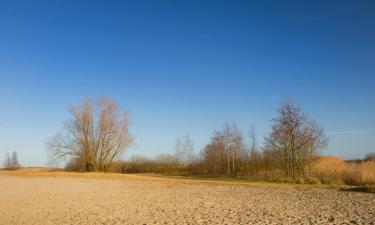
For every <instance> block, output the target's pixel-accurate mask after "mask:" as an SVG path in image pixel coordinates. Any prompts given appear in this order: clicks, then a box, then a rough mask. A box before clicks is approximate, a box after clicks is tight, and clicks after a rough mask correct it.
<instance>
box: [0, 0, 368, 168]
mask: <svg viewBox="0 0 375 225" xmlns="http://www.w3.org/2000/svg"><path fill="white" fill-rule="evenodd" d="M101 95H105V96H112V97H113V98H114V99H115V100H117V101H118V102H119V103H120V104H121V105H122V106H123V107H124V108H125V109H128V110H129V112H130V119H131V123H132V126H131V130H132V132H133V134H134V135H135V137H136V145H135V146H134V147H133V148H132V149H131V150H130V151H129V152H128V153H127V155H130V154H143V155H149V156H155V155H156V154H158V153H162V152H173V149H174V143H175V139H176V138H177V137H179V136H183V135H185V134H186V133H189V134H190V135H191V137H192V139H193V141H194V145H195V150H196V151H199V150H201V148H202V147H203V146H204V144H205V143H207V142H208V141H209V137H210V136H211V134H212V132H213V130H214V129H218V128H221V127H222V125H223V123H225V122H232V121H235V122H236V123H237V125H238V126H239V127H240V129H241V130H242V131H243V132H244V134H245V135H247V134H248V130H249V128H250V126H251V125H254V126H255V127H256V129H257V131H258V137H259V139H260V140H259V142H260V143H261V142H262V140H261V139H262V138H263V136H264V135H266V134H267V133H269V132H270V119H272V118H273V117H275V116H277V112H276V109H277V107H278V105H279V104H280V102H281V101H282V100H284V99H287V98H289V97H290V98H292V99H293V100H294V101H295V102H297V103H299V104H300V105H301V106H302V108H303V109H304V111H306V112H307V113H308V114H309V115H310V117H312V118H313V119H315V120H316V121H317V122H318V123H319V124H320V125H322V126H323V127H324V128H325V130H326V133H327V136H328V137H329V139H330V142H329V146H328V148H327V149H326V150H324V152H323V153H324V154H336V155H341V156H343V157H344V158H354V157H362V156H364V155H365V154H366V153H367V152H373V151H375V101H374V100H375V2H374V1H370V0H369V1H364V0H353V1H345V0H343V1H341V0H340V1H317V0H314V1H297V0H296V1H258V2H256V1H229V0H228V1H201V0H200V1H173V0H169V1H151V0H148V1H142V0H140V1H139V0H134V1H104V0H103V1H93V0H89V1H76V0H74V1H68V0H61V1H57V0H55V1H54V0H52V1H31V0H27V1H17V0H1V1H0V161H3V159H4V155H5V152H7V151H13V150H16V151H18V153H19V158H20V162H21V163H22V164H23V165H27V166H37V165H45V163H46V159H47V157H46V149H45V147H44V142H45V140H46V139H47V138H48V137H51V136H53V135H54V134H55V133H56V132H57V131H59V130H60V129H61V128H62V124H63V121H64V120H65V119H67V118H69V114H68V112H67V108H68V106H70V105H72V104H76V103H79V102H80V101H82V100H83V99H84V98H85V97H93V98H95V97H98V96H101Z"/></svg>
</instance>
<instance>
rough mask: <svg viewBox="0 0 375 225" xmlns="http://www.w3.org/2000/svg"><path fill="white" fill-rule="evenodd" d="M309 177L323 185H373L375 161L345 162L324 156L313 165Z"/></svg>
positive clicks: (374, 182)
mask: <svg viewBox="0 0 375 225" xmlns="http://www.w3.org/2000/svg"><path fill="white" fill-rule="evenodd" d="M311 175H312V176H314V177H316V178H318V179H319V181H320V182H321V183H324V184H347V185H374V184H375V161H374V160H370V161H358V162H345V161H344V160H343V159H341V158H340V157H335V156H326V157H322V158H320V159H319V160H317V162H316V163H314V166H313V168H312V174H311Z"/></svg>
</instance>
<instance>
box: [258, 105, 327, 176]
mask: <svg viewBox="0 0 375 225" xmlns="http://www.w3.org/2000/svg"><path fill="white" fill-rule="evenodd" d="M278 111H279V117H277V118H275V119H273V120H272V133H271V134H270V136H269V137H266V139H265V141H266V148H267V149H268V151H269V152H273V151H274V152H277V153H278V156H279V162H280V163H281V166H282V168H283V170H284V172H285V175H286V176H290V177H293V178H298V177H301V176H304V175H305V168H306V167H307V166H308V165H310V163H311V162H312V160H314V159H315V158H316V157H317V156H318V154H319V149H321V148H324V147H325V146H326V144H327V138H326V137H325V135H324V131H323V129H322V128H320V127H318V126H317V125H316V123H315V122H314V121H312V120H311V119H309V118H308V117H307V116H306V114H304V113H302V112H301V109H300V107H298V106H296V105H294V104H293V103H292V102H291V101H287V102H284V103H282V104H281V106H280V108H279V110H278Z"/></svg>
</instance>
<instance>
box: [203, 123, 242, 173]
mask: <svg viewBox="0 0 375 225" xmlns="http://www.w3.org/2000/svg"><path fill="white" fill-rule="evenodd" d="M201 154H202V158H203V159H202V160H203V163H204V165H205V168H206V170H207V173H208V174H210V175H215V176H217V175H226V176H236V175H238V174H239V173H240V172H241V169H242V167H243V166H244V162H245V161H244V158H245V155H246V151H245V145H244V143H243V137H242V134H241V132H240V131H239V130H238V128H237V126H236V125H235V124H232V125H229V124H226V125H224V127H223V129H221V130H217V131H215V132H214V135H213V136H212V137H211V141H210V143H209V144H207V145H206V146H205V148H204V149H203V151H202V153H201Z"/></svg>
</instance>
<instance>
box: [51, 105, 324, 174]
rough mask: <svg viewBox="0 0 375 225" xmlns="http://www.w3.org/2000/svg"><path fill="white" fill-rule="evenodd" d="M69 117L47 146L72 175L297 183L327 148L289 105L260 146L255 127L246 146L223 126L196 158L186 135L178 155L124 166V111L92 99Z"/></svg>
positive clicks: (320, 133) (127, 142)
mask: <svg viewBox="0 0 375 225" xmlns="http://www.w3.org/2000/svg"><path fill="white" fill-rule="evenodd" d="M69 112H70V114H71V116H72V118H71V119H70V120H68V121H66V122H65V124H64V129H63V131H62V132H60V133H58V134H56V135H55V136H54V137H52V138H51V139H49V140H48V141H47V147H48V150H49V153H50V159H51V161H56V160H59V159H65V160H66V162H67V164H66V168H67V169H70V170H78V171H118V172H127V173H151V172H156V173H175V174H198V175H210V176H246V177H274V176H285V177H291V178H293V179H297V178H301V177H304V176H306V175H307V174H308V173H309V170H310V168H311V164H312V163H313V162H314V160H316V159H317V158H318V157H319V155H320V150H322V149H323V148H324V147H326V145H327V138H326V136H325V134H324V130H323V129H322V128H321V127H320V126H318V125H317V123H316V122H315V121H313V120H312V119H310V118H309V117H308V116H307V114H305V113H304V112H302V110H301V108H300V107H299V106H298V105H296V104H294V103H293V102H291V101H285V102H283V103H282V104H281V105H280V107H279V109H278V117H276V118H274V119H272V120H271V132H270V134H269V135H267V136H266V137H265V138H264V140H263V142H262V145H258V144H257V140H256V132H255V128H252V129H251V132H250V138H249V139H250V140H249V141H246V140H245V138H244V136H243V134H242V133H241V131H240V130H239V129H238V128H237V126H236V125H235V124H225V125H224V126H223V127H222V128H221V129H218V130H216V131H214V132H213V135H212V136H211V138H210V141H209V143H208V144H206V145H205V147H204V148H203V149H202V150H201V151H200V152H199V153H198V154H197V153H195V152H194V146H193V141H192V140H191V138H190V136H189V135H187V136H185V137H183V138H178V139H177V140H176V147H175V153H174V154H161V155H159V156H157V157H155V158H153V159H150V158H148V157H145V156H140V155H138V156H133V157H131V159H130V160H126V161H121V158H122V155H123V154H124V152H125V151H126V150H127V149H128V148H129V146H131V144H132V143H133V140H134V139H133V137H132V136H131V134H130V132H129V122H128V119H127V112H120V110H119V106H118V104H117V103H116V102H115V101H114V100H112V99H110V98H100V99H98V100H90V99H88V100H86V101H84V102H83V103H82V104H79V105H76V106H73V107H71V108H70V109H69Z"/></svg>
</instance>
